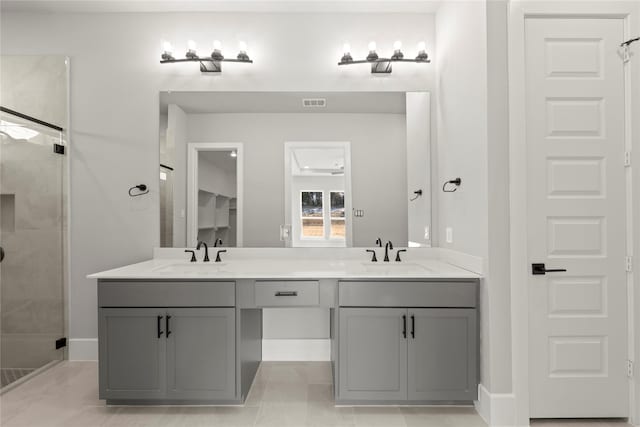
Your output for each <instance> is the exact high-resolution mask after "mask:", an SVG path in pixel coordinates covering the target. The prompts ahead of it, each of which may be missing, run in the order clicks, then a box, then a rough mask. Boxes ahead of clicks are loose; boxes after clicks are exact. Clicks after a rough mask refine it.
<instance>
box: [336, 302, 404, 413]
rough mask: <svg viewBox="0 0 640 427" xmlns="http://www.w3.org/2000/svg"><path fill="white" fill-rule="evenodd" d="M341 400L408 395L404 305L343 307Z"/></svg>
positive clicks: (340, 316) (390, 398) (382, 398)
mask: <svg viewBox="0 0 640 427" xmlns="http://www.w3.org/2000/svg"><path fill="white" fill-rule="evenodd" d="M339 310H340V314H339V323H340V325H339V331H340V338H339V344H340V355H339V363H340V370H339V371H340V373H339V383H340V384H339V393H340V396H339V398H340V400H380V401H397V400H404V399H406V398H407V339H406V338H405V334H404V332H403V331H404V330H405V323H404V319H405V318H406V316H407V310H406V309H404V308H340V309H339Z"/></svg>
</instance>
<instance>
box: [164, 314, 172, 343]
mask: <svg viewBox="0 0 640 427" xmlns="http://www.w3.org/2000/svg"><path fill="white" fill-rule="evenodd" d="M169 319H171V316H167V323H166V325H165V329H166V330H167V338H169V335H171V329H169Z"/></svg>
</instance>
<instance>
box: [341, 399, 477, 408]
mask: <svg viewBox="0 0 640 427" xmlns="http://www.w3.org/2000/svg"><path fill="white" fill-rule="evenodd" d="M382 405H395V406H473V401H468V402H467V401H464V400H451V401H442V400H366V399H357V400H353V399H346V400H336V401H335V406H382Z"/></svg>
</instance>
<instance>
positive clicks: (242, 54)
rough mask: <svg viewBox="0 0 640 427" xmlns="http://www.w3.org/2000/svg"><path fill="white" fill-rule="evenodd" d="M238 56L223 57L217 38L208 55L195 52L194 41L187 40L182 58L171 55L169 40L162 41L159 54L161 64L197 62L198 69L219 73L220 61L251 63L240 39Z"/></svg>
mask: <svg viewBox="0 0 640 427" xmlns="http://www.w3.org/2000/svg"><path fill="white" fill-rule="evenodd" d="M238 50H239V53H238V56H237V57H236V58H235V59H233V58H225V57H224V55H222V43H220V41H219V40H214V42H213V52H211V55H210V56H202V57H201V56H198V54H197V52H196V42H195V41H193V40H189V41H188V42H187V53H186V54H185V58H184V59H176V58H175V57H174V56H173V47H172V46H171V43H169V42H166V41H165V42H163V44H162V55H160V63H161V64H172V63H175V62H199V63H200V71H201V72H203V73H220V72H221V71H222V64H221V63H222V62H245V63H249V64H252V63H253V61H252V60H251V58H249V55H248V54H247V43H245V42H243V41H241V42H240V43H239V44H238Z"/></svg>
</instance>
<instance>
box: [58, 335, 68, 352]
mask: <svg viewBox="0 0 640 427" xmlns="http://www.w3.org/2000/svg"><path fill="white" fill-rule="evenodd" d="M66 346H67V337H62V338H59V339H57V340H56V350H58V349H60V348H62V347H66Z"/></svg>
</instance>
